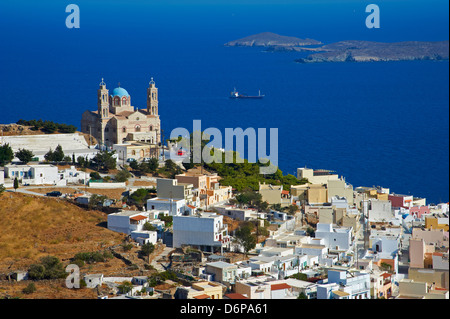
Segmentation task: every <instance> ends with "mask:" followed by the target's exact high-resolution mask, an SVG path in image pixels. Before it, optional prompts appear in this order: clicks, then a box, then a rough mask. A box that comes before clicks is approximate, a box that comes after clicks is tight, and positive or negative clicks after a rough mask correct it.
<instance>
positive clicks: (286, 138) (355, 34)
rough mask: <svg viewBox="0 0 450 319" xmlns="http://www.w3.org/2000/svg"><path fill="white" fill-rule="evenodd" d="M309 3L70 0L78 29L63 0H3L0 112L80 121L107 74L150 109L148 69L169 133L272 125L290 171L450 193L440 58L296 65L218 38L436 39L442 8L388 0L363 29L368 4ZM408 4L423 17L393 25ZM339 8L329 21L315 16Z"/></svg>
mask: <svg viewBox="0 0 450 319" xmlns="http://www.w3.org/2000/svg"><path fill="white" fill-rule="evenodd" d="M200 2H201V1H200ZM306 2H307V5H304V6H301V7H300V5H298V6H296V7H289V6H288V5H286V4H285V5H284V6H279V7H276V9H275V10H274V9H271V7H269V6H268V5H265V6H255V5H252V4H246V5H241V6H238V5H237V4H236V5H234V6H233V5H222V6H205V5H202V4H201V3H196V4H195V5H194V4H193V5H191V6H184V7H183V5H181V4H180V5H178V6H173V7H167V6H164V5H162V4H160V3H159V2H158V1H155V3H156V4H157V5H156V4H155V6H152V7H149V6H145V5H143V4H141V6H138V5H127V4H126V2H121V1H113V2H111V4H112V5H110V6H109V7H106V8H105V7H104V6H102V5H101V3H97V2H96V1H92V2H89V3H90V4H89V5H88V4H87V2H83V1H79V3H80V9H81V28H80V29H76V30H75V29H67V28H66V27H65V24H64V20H65V17H66V16H67V13H65V11H64V8H65V6H66V4H59V5H55V4H54V2H48V3H47V2H43V3H41V5H42V7H40V6H38V5H37V4H32V3H30V4H29V6H27V7H22V8H19V7H17V6H16V5H15V4H14V3H13V2H6V4H5V3H3V9H4V10H1V11H0V28H1V29H2V30H7V32H2V33H1V34H0V40H1V43H2V47H1V52H0V63H1V64H0V74H1V77H0V90H1V97H2V106H1V107H2V109H1V115H0V123H11V122H16V121H17V120H19V119H21V118H23V119H38V118H42V119H47V120H52V121H57V122H64V123H68V124H73V125H76V126H78V127H79V126H80V120H81V114H82V112H84V111H85V110H87V109H90V110H95V109H96V99H97V96H96V94H97V92H96V90H97V88H98V84H99V82H100V81H101V78H102V77H103V78H104V79H105V82H106V84H107V87H108V88H109V89H110V90H111V89H113V88H115V87H117V83H118V82H120V84H121V87H124V88H125V89H127V91H128V92H129V93H130V95H131V99H132V104H133V105H134V106H136V107H139V108H145V105H146V104H145V103H146V88H147V86H148V82H149V80H150V77H154V78H155V81H156V84H157V87H158V88H159V93H160V96H159V98H160V101H159V113H160V116H161V122H162V126H163V129H164V134H165V136H166V137H168V136H169V134H170V132H171V130H172V129H174V128H177V127H184V128H187V129H188V130H190V131H191V130H192V121H193V120H194V119H199V120H201V121H202V128H208V127H216V128H219V129H220V130H221V131H222V132H224V129H225V128H236V127H241V128H243V129H245V128H249V127H252V128H255V129H256V128H267V129H269V128H278V135H279V137H278V140H279V141H278V142H279V146H278V149H279V154H278V164H279V167H280V169H281V170H282V171H283V172H284V173H285V174H286V173H290V174H295V171H296V168H297V167H303V166H308V167H312V168H325V169H331V170H335V171H336V172H337V173H339V174H340V175H342V176H344V177H345V178H346V180H347V182H349V183H351V184H353V186H355V187H356V186H372V185H380V186H383V187H389V188H390V189H391V191H393V192H396V193H403V194H413V195H414V196H418V197H426V198H427V199H428V202H433V203H438V202H442V201H448V194H449V182H448V181H449V166H448V164H449V148H448V145H449V94H448V92H449V90H448V86H449V73H448V72H449V65H448V61H439V62H436V61H409V62H380V63H342V64H340V63H326V64H299V63H295V62H294V60H295V59H296V58H298V57H299V56H300V55H299V54H298V53H292V52H278V53H268V52H263V50H261V49H260V48H229V47H224V46H223V44H224V43H225V42H227V41H230V40H234V39H237V38H240V37H244V36H246V35H250V34H254V33H258V32H263V31H272V32H276V33H280V34H285V35H292V36H298V37H310V38H315V39H318V40H321V41H323V42H325V43H330V42H333V41H339V40H344V39H360V40H372V41H387V42H391V41H406V40H422V41H425V40H430V41H435V40H444V39H448V30H444V29H443V28H442V25H443V24H445V23H447V27H448V10H446V12H447V13H446V15H445V14H443V13H442V10H439V8H432V7H426V8H425V9H426V10H425V9H424V8H422V7H420V5H419V4H417V5H416V7H412V8H411V7H408V8H404V7H403V8H402V7H401V4H402V1H399V2H398V3H397V7H395V6H393V5H391V4H389V3H386V6H385V7H381V8H382V9H383V8H387V9H390V10H391V11H390V10H383V12H386V11H387V13H386V14H385V15H384V16H383V17H386V18H385V19H384V20H382V21H383V23H384V24H383V26H385V27H384V28H381V29H380V30H376V31H375V30H372V31H374V32H373V33H370V32H369V31H368V30H367V28H365V27H364V26H362V27H361V26H360V24H363V22H361V21H364V17H365V15H366V14H365V13H364V6H361V4H360V3H358V4H355V2H352V1H347V2H345V3H344V4H342V5H341V6H339V8H337V7H336V8H328V9H326V8H321V9H320V10H319V9H317V7H316V6H314V2H311V1H306ZM323 2H326V1H323ZM434 2H436V3H440V4H441V2H438V1H434ZM330 3H331V2H330ZM328 5H329V6H332V5H331V4H328ZM443 6H444V7H445V6H446V7H447V9H448V3H447V4H446V5H445V4H444V5H443ZM181 7H182V8H183V10H181V9H180V8H181ZM414 8H415V9H416V11H419V10H421V9H423V10H422V12H424V14H422V16H421V17H420V18H421V19H420V23H422V24H426V25H427V26H428V27H427V28H424V27H423V25H405V24H404V23H403V24H402V23H398V24H396V23H394V22H397V21H394V17H395V14H394V12H402V18H403V22H407V21H410V22H411V21H414V19H413V18H414V16H415V14H417V12H414ZM333 9H334V11H333ZM394 9H396V10H398V11H395V10H394ZM400 9H402V10H400ZM295 10H297V11H295ZM339 10H340V11H339ZM427 10H428V11H427ZM337 11H339V12H340V13H341V16H339V18H337V19H338V21H337V22H336V21H334V22H333V21H332V22H328V24H326V23H321V24H318V22H317V21H318V20H320V19H325V20H327V21H328V19H330V18H333V16H335V15H336V12H337ZM5 12H6V14H5ZM355 12H356V13H355ZM313 13H314V14H315V15H314V14H313ZM268 21H270V23H268ZM356 26H358V27H356ZM394 26H395V27H394ZM234 87H236V88H237V89H238V90H240V91H242V92H245V93H248V94H257V92H258V90H261V93H262V94H265V98H264V99H262V100H230V99H229V98H228V95H229V92H230V91H231V90H232V89H233V88H234Z"/></svg>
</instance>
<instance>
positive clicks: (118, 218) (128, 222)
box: [108, 211, 148, 235]
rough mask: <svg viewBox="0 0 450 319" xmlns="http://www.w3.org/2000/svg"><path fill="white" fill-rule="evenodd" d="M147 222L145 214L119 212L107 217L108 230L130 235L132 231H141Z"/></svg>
mask: <svg viewBox="0 0 450 319" xmlns="http://www.w3.org/2000/svg"><path fill="white" fill-rule="evenodd" d="M147 221H148V214H147V213H146V212H137V211H121V212H119V213H113V214H109V215H108V229H110V230H112V231H116V232H119V233H125V234H128V235H130V234H131V232H133V231H141V230H143V228H144V224H145V223H146V222H147Z"/></svg>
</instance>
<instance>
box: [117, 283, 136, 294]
mask: <svg viewBox="0 0 450 319" xmlns="http://www.w3.org/2000/svg"><path fill="white" fill-rule="evenodd" d="M117 288H119V293H121V294H126V293H129V292H130V291H131V289H133V284H132V283H131V282H129V281H124V282H123V283H122V284H121V285H119V286H118V287H117Z"/></svg>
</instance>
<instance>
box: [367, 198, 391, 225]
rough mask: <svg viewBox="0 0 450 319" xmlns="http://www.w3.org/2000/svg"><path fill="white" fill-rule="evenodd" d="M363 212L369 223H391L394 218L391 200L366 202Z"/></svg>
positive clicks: (370, 200)
mask: <svg viewBox="0 0 450 319" xmlns="http://www.w3.org/2000/svg"><path fill="white" fill-rule="evenodd" d="M363 212H364V216H366V217H367V218H368V220H369V222H382V221H389V220H391V219H392V218H393V217H394V213H393V211H392V204H391V202H390V201H389V200H379V199H369V200H367V201H364V202H363Z"/></svg>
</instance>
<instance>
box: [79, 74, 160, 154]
mask: <svg viewBox="0 0 450 319" xmlns="http://www.w3.org/2000/svg"><path fill="white" fill-rule="evenodd" d="M99 86H100V87H99V89H98V90H97V110H96V111H85V112H84V113H83V115H82V117H81V131H82V132H83V133H87V134H90V135H92V136H93V137H94V138H96V139H97V141H98V143H99V144H100V145H101V146H106V147H108V148H112V146H113V145H114V144H123V143H131V142H142V143H145V144H150V145H157V144H158V143H160V142H161V122H160V119H159V115H158V89H157V88H156V86H155V81H153V78H151V81H150V83H149V87H148V88H147V108H146V109H139V108H135V107H134V106H132V105H131V96H130V95H129V94H128V92H127V90H125V89H124V88H122V87H120V83H119V86H118V87H117V88H115V89H114V90H112V92H111V94H109V90H108V89H107V88H106V84H105V82H104V81H103V79H102V82H101V83H100V85H99Z"/></svg>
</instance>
